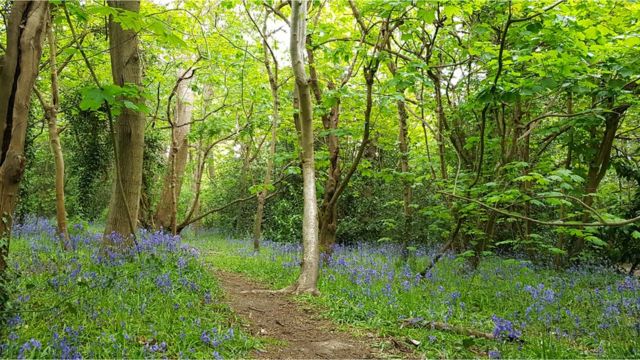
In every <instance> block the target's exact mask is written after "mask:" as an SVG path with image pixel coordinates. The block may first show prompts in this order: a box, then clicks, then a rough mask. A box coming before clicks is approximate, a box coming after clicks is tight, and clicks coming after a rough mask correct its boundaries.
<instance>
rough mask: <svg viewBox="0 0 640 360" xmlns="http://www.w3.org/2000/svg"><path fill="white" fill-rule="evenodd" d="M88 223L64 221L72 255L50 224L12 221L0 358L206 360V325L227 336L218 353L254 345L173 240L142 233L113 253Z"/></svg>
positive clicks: (186, 249)
mask: <svg viewBox="0 0 640 360" xmlns="http://www.w3.org/2000/svg"><path fill="white" fill-rule="evenodd" d="M90 229H91V228H90V227H87V226H83V225H75V226H72V227H70V231H71V239H72V247H73V251H63V250H62V249H61V248H62V247H61V246H60V242H59V239H58V238H57V235H56V229H55V225H54V224H52V223H51V222H49V221H48V220H46V219H39V218H30V219H28V221H26V222H25V223H23V224H17V225H15V226H14V231H13V235H14V236H13V239H12V243H11V255H10V276H11V279H10V285H9V286H10V288H9V293H10V299H9V302H8V309H7V312H6V314H5V325H4V326H3V328H2V329H0V358H62V359H81V358H105V357H106V358H120V357H127V358H143V357H144V358H177V357H187V358H188V357H194V358H201V357H207V358H210V357H213V354H212V348H211V345H210V344H205V343H202V342H201V341H200V336H201V334H202V333H203V331H210V330H211V329H212V328H215V329H217V330H218V331H219V332H220V333H224V334H225V335H224V336H223V337H222V338H220V339H218V342H217V346H216V348H215V351H216V356H217V357H219V358H228V357H238V356H243V354H246V352H247V351H248V350H250V349H252V348H253V347H254V346H255V345H256V343H255V341H254V340H253V339H251V338H249V337H247V336H246V335H244V334H243V333H242V332H241V331H238V330H234V328H233V327H229V325H228V324H230V323H232V322H231V321H230V319H231V314H230V312H229V310H228V308H226V307H224V306H221V305H220V301H215V300H217V299H219V298H220V296H221V293H220V289H219V287H218V286H217V284H216V282H215V279H214V278H213V277H212V276H211V274H210V273H209V271H208V270H207V269H206V268H205V266H204V264H203V263H202V260H201V259H200V258H199V255H198V254H199V252H198V251H197V250H195V249H193V248H192V247H190V246H188V245H186V244H184V243H183V242H182V239H181V238H180V237H178V236H172V235H169V234H165V233H160V232H149V231H141V232H140V234H139V235H138V237H137V244H136V245H133V246H132V247H129V248H127V249H126V250H115V248H113V249H109V248H106V249H105V248H103V247H102V246H101V243H102V235H101V234H100V233H99V232H97V231H95V232H94V231H91V230H90ZM110 240H111V241H112V242H113V243H115V244H118V243H119V242H121V241H123V239H121V238H119V237H116V236H113V237H112V238H111V239H110Z"/></svg>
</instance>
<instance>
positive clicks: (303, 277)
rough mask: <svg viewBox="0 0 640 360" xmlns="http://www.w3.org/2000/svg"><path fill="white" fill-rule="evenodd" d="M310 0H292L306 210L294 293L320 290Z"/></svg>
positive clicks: (292, 50)
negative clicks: (308, 59)
mask: <svg viewBox="0 0 640 360" xmlns="http://www.w3.org/2000/svg"><path fill="white" fill-rule="evenodd" d="M306 16H307V1H306V0H292V1H291V22H290V24H291V43H290V54H291V66H292V68H293V74H294V76H295V82H296V90H297V92H298V101H299V104H300V127H301V136H300V143H301V145H302V177H303V196H304V206H303V208H304V210H303V218H302V244H303V259H302V268H301V271H300V276H299V277H298V280H297V281H296V283H295V284H294V285H293V286H292V287H291V289H290V290H292V291H294V292H295V293H312V294H317V293H318V276H319V271H320V269H319V260H320V249H319V244H318V205H317V203H316V174H315V164H314V154H313V152H314V151H313V105H312V104H311V92H310V90H309V81H308V78H307V74H306V72H305V68H304V59H303V53H304V45H305V34H306Z"/></svg>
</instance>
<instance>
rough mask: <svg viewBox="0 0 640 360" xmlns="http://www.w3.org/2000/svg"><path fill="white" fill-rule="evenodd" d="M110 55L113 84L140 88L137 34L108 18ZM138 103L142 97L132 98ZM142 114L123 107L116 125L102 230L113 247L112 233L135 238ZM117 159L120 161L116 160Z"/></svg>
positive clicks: (125, 5)
mask: <svg viewBox="0 0 640 360" xmlns="http://www.w3.org/2000/svg"><path fill="white" fill-rule="evenodd" d="M108 3H109V6H110V7H113V8H117V9H122V10H126V11H131V12H136V13H137V12H139V10H140V1H124V0H110V1H109V2H108ZM109 46H110V48H109V52H110V55H111V73H112V76H113V82H114V83H115V84H116V85H118V86H124V85H125V84H133V85H135V86H138V87H141V86H142V72H141V68H140V54H139V49H138V35H137V33H136V32H135V31H134V30H128V29H127V30H125V29H123V28H122V26H121V25H120V24H119V23H117V22H116V21H114V19H113V17H112V16H111V17H109ZM134 100H135V101H136V102H138V103H141V102H142V101H143V99H142V98H138V99H134ZM144 122H145V118H144V114H143V113H142V112H141V111H137V110H132V109H129V108H127V107H123V109H122V110H121V112H120V114H119V115H118V117H117V119H116V122H115V129H114V131H115V137H116V138H115V147H116V148H115V154H116V155H117V156H116V160H117V161H116V162H117V163H116V166H115V180H114V182H113V183H114V184H113V188H112V192H111V200H110V203H109V212H108V216H107V224H106V228H105V237H104V239H105V245H113V240H114V237H113V234H114V233H115V234H117V235H116V236H118V235H119V236H122V237H123V239H124V245H127V246H131V245H132V241H133V240H134V237H135V234H134V233H135V231H136V226H137V225H136V224H137V221H138V209H139V206H140V190H141V185H142V158H143V149H144ZM118 160H119V161H118Z"/></svg>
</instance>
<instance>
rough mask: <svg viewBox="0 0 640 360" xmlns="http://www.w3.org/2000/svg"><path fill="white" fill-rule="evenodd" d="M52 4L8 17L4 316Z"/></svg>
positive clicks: (1, 94) (1, 159) (0, 305)
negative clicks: (30, 126)
mask: <svg viewBox="0 0 640 360" xmlns="http://www.w3.org/2000/svg"><path fill="white" fill-rule="evenodd" d="M48 10H49V4H48V3H47V2H40V1H23V2H14V3H13V4H12V6H11V10H10V13H9V14H8V19H7V26H6V36H7V42H6V46H5V49H6V50H5V53H4V57H2V58H0V84H2V86H0V132H1V133H2V136H0V312H2V311H3V310H4V305H5V303H6V301H7V298H8V294H7V292H6V291H7V287H6V282H7V277H6V274H5V271H6V268H7V256H8V255H9V242H10V240H11V227H12V226H13V213H14V210H15V208H16V204H17V198H18V189H19V186H20V181H21V180H22V175H23V172H24V167H25V157H24V146H25V140H26V135H27V120H28V116H29V104H30V98H31V92H32V91H33V85H34V83H35V80H36V77H37V76H38V67H39V64H40V56H41V55H42V40H43V37H44V31H45V29H44V28H45V26H46V22H47V17H48V14H49V11H48Z"/></svg>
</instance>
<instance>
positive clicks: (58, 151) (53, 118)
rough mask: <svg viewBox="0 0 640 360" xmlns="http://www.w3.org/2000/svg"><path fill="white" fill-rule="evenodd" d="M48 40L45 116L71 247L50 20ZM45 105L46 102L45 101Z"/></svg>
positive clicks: (59, 215) (61, 224)
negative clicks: (48, 94) (48, 91)
mask: <svg viewBox="0 0 640 360" xmlns="http://www.w3.org/2000/svg"><path fill="white" fill-rule="evenodd" d="M47 40H48V42H49V67H50V68H51V104H47V105H49V106H44V107H45V109H44V111H45V117H46V119H47V123H48V125H49V126H48V128H49V143H50V145H51V153H52V154H53V161H54V166H55V173H56V176H55V178H56V179H55V189H56V221H57V225H58V236H60V242H61V244H62V248H63V249H65V250H70V249H71V243H70V241H69V231H68V228H67V211H66V207H65V201H64V156H63V155H62V145H61V143H60V134H59V132H58V125H57V122H58V108H59V106H60V100H59V96H58V95H59V90H58V65H57V64H56V53H57V49H56V39H55V36H54V34H53V24H52V21H49V24H48V26H47ZM43 105H45V104H44V102H43Z"/></svg>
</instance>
